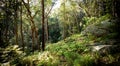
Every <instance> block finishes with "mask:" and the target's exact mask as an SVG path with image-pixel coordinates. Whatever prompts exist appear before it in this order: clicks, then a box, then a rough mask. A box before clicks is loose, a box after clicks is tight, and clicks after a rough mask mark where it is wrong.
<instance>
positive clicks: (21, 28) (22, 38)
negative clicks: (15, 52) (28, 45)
mask: <svg viewBox="0 0 120 66" xmlns="http://www.w3.org/2000/svg"><path fill="white" fill-rule="evenodd" d="M20 22H21V24H20V33H21V42H22V47H23V51H24V36H23V23H22V0H21V8H20Z"/></svg>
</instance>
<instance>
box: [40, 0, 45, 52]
mask: <svg viewBox="0 0 120 66" xmlns="http://www.w3.org/2000/svg"><path fill="white" fill-rule="evenodd" d="M41 4H42V51H44V50H45V38H44V37H45V33H44V32H45V29H44V25H45V24H44V22H45V16H44V0H41Z"/></svg>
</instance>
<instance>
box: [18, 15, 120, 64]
mask: <svg viewBox="0 0 120 66" xmlns="http://www.w3.org/2000/svg"><path fill="white" fill-rule="evenodd" d="M109 18H110V16H109V15H108V14H107V15H105V16H102V17H100V18H96V17H91V18H90V17H89V18H88V17H85V18H84V19H83V20H84V21H85V22H86V25H85V26H84V28H83V31H82V32H81V33H80V34H74V35H71V36H70V37H67V38H66V39H64V40H61V41H59V42H57V43H52V44H47V46H46V48H45V51H44V52H35V53H32V54H31V55H27V56H24V57H22V58H20V59H19V61H18V63H16V66H19V65H21V66H94V65H96V64H97V63H98V61H99V60H100V61H102V62H104V63H112V62H114V61H117V60H116V57H118V55H117V56H115V55H110V54H107V55H105V56H101V55H100V54H99V53H98V52H91V50H90V48H89V47H87V46H86V45H90V44H94V43H96V42H97V43H102V44H106V42H109V40H110V39H113V38H114V36H116V35H117V33H115V32H114V31H112V29H110V28H111V26H113V25H114V24H112V25H111V22H109ZM104 23H105V24H106V25H105V24H104ZM103 24H104V25H103ZM88 27H93V28H89V29H87V28H88ZM108 28H109V29H110V30H109V29H108ZM95 30H96V31H95ZM99 30H100V32H97V31H99ZM102 31H103V32H102ZM118 58H119V57H118ZM98 64H99V63H98Z"/></svg>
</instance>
